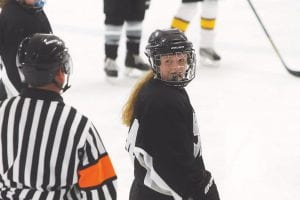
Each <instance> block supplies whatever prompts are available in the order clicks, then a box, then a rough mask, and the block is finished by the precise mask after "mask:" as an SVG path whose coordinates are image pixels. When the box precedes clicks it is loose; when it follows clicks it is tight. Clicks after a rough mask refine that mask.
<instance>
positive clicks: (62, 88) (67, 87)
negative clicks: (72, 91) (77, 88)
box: [53, 75, 71, 93]
mask: <svg viewBox="0 0 300 200" xmlns="http://www.w3.org/2000/svg"><path fill="white" fill-rule="evenodd" d="M53 83H54V84H55V85H56V86H57V87H58V88H59V89H60V90H61V91H62V93H64V92H66V91H67V90H68V89H69V88H70V87H71V85H69V75H67V83H66V84H65V86H62V84H60V83H58V82H57V81H56V80H55V79H53Z"/></svg>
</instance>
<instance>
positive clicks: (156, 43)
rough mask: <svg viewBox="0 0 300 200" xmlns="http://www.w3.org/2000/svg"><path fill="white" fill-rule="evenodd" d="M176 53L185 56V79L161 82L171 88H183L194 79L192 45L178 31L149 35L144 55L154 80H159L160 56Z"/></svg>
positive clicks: (194, 60) (164, 31) (165, 31)
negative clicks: (152, 72) (154, 76)
mask: <svg viewBox="0 0 300 200" xmlns="http://www.w3.org/2000/svg"><path fill="white" fill-rule="evenodd" d="M177 53H185V54H187V64H188V66H187V69H186V73H185V77H184V79H182V80H179V81H174V80H171V81H166V80H163V81H164V82H166V83H167V84H169V85H172V86H179V87H184V86H186V85H187V84H188V83H189V82H190V81H191V80H193V79H194V78H195V70H196V57H195V50H194V49H193V44H192V43H191V42H190V41H188V39H187V37H186V36H185V34H184V33H183V32H181V31H179V30H178V29H165V30H156V31H154V32H153V33H152V34H151V35H150V37H149V40H148V45H147V46H146V51H145V54H146V56H147V57H148V59H149V62H150V64H151V68H152V70H153V71H154V73H155V75H156V78H158V79H161V76H160V69H159V66H160V64H161V63H160V61H161V60H160V58H161V56H162V55H169V54H177Z"/></svg>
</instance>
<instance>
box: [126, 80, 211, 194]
mask: <svg viewBox="0 0 300 200" xmlns="http://www.w3.org/2000/svg"><path fill="white" fill-rule="evenodd" d="M126 149H127V151H128V152H129V154H130V156H131V157H132V159H133V161H134V176H135V181H134V184H133V186H132V188H131V194H130V200H134V199H144V200H146V199H160V200H161V199H166V200H167V199H175V200H179V199H180V200H181V199H188V198H190V197H191V198H193V199H199V198H197V197H199V196H200V195H201V194H198V193H201V188H203V178H204V177H203V174H204V172H205V167H204V163H203V160H202V156H201V145H200V136H199V131H198V126H197V122H196V117H195V113H194V110H193V107H192V106H191V104H190V101H189V98H188V95H187V93H186V91H185V89H184V88H176V87H171V86H167V85H166V84H164V83H163V82H162V81H160V80H157V79H153V80H150V81H149V82H148V83H146V84H145V85H144V86H143V88H142V89H141V91H140V92H139V94H138V97H137V100H136V104H135V107H134V120H133V122H132V125H131V127H130V131H129V135H128V138H127V141H126ZM149 188H151V189H149Z"/></svg>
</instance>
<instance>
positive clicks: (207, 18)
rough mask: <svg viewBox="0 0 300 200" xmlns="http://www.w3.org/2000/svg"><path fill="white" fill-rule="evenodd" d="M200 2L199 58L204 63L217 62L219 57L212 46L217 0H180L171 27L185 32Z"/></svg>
mask: <svg viewBox="0 0 300 200" xmlns="http://www.w3.org/2000/svg"><path fill="white" fill-rule="evenodd" d="M199 2H202V10H201V18H200V23H199V25H200V27H201V31H200V50H199V52H200V56H201V57H200V58H201V61H202V63H204V64H217V63H218V62H219V61H220V60H221V57H220V56H219V55H218V54H217V53H216V51H215V48H214V42H215V22H216V17H217V11H218V0H182V3H181V5H180V6H179V8H178V10H177V13H176V14H175V16H174V18H173V21H172V24H171V27H172V28H178V29H179V30H181V31H183V32H185V31H186V30H187V28H188V26H189V24H190V22H191V20H192V19H193V17H194V15H195V14H196V13H197V9H198V3H199Z"/></svg>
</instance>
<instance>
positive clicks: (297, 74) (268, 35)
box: [247, 0, 300, 77]
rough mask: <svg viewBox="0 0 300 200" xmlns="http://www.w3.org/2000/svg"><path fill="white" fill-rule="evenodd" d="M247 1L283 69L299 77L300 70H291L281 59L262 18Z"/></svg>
mask: <svg viewBox="0 0 300 200" xmlns="http://www.w3.org/2000/svg"><path fill="white" fill-rule="evenodd" d="M247 1H248V3H249V5H250V7H251V9H252V11H253V13H254V14H255V16H256V19H257V20H258V22H259V24H260V26H261V27H262V29H263V31H264V33H265V34H266V36H267V38H268V39H269V42H270V43H271V45H272V47H273V49H274V51H275V53H276V54H277V56H278V58H279V59H280V61H281V63H282V65H283V66H284V67H285V69H286V70H287V71H288V72H289V73H290V74H292V75H294V76H297V77H300V71H296V70H292V69H291V68H289V67H288V66H287V65H286V63H285V62H284V60H283V58H282V56H281V54H280V53H279V50H278V48H277V47H276V45H275V43H274V42H273V40H272V38H271V36H270V34H269V33H268V31H267V29H266V28H265V26H264V24H263V22H262V20H261V19H260V17H259V16H258V13H257V12H256V9H255V8H254V6H253V4H252V3H251V1H250V0H247Z"/></svg>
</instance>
